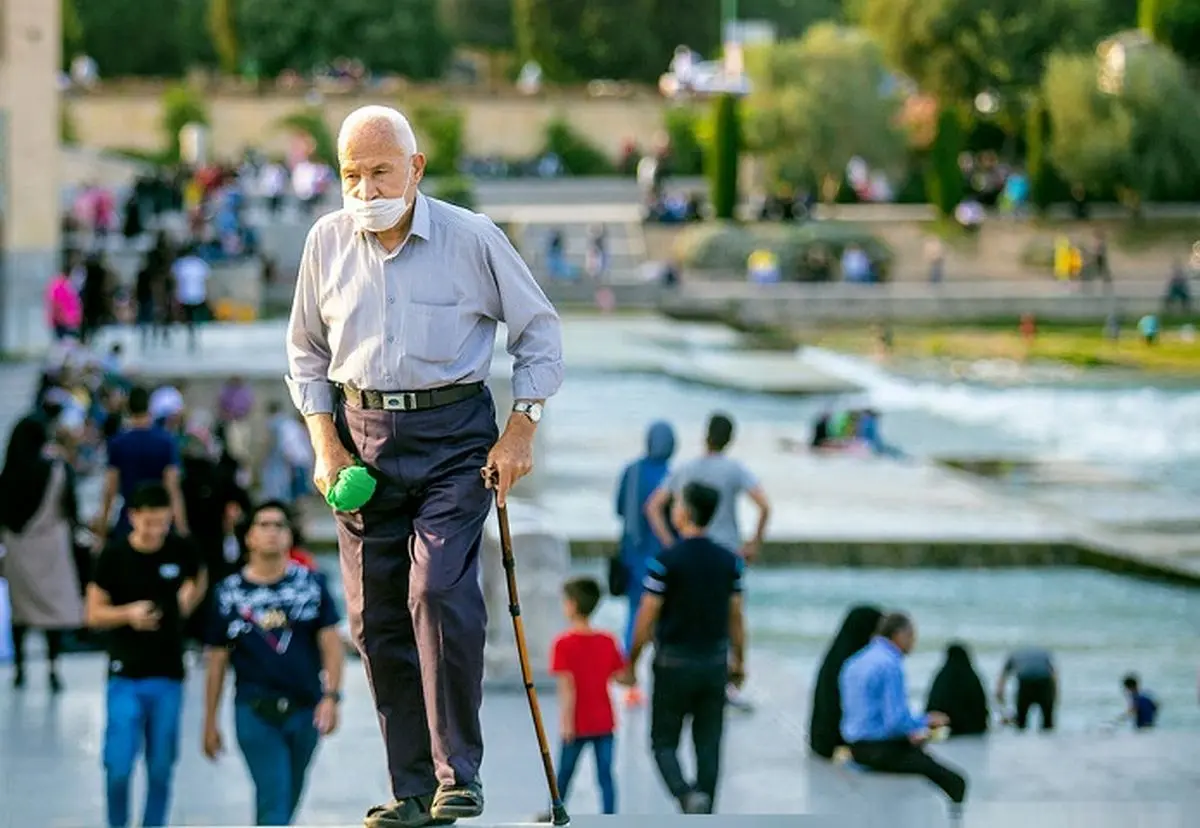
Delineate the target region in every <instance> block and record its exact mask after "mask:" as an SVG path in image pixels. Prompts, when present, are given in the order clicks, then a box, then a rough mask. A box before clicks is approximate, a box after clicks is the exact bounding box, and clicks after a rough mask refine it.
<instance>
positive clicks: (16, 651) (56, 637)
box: [12, 624, 63, 670]
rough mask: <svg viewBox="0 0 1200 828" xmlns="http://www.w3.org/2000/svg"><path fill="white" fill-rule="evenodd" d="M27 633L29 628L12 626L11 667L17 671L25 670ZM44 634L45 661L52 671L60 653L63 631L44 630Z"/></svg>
mask: <svg viewBox="0 0 1200 828" xmlns="http://www.w3.org/2000/svg"><path fill="white" fill-rule="evenodd" d="M28 633H29V627H26V626H25V625H24V624H13V625H12V642H13V666H14V667H16V668H17V669H18V670H24V669H25V637H26V636H27V635H28ZM44 634H45V636H46V661H48V662H50V669H51V670H53V669H54V665H55V662H57V661H58V656H59V655H60V654H61V653H62V649H63V631H62V630H45V631H44Z"/></svg>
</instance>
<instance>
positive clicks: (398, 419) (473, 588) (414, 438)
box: [335, 390, 497, 799]
mask: <svg viewBox="0 0 1200 828" xmlns="http://www.w3.org/2000/svg"><path fill="white" fill-rule="evenodd" d="M338 429H339V432H340V433H341V437H342V441H343V442H344V443H345V445H346V446H347V448H349V449H350V450H351V451H352V452H354V454H355V455H356V456H358V457H359V458H360V459H361V460H362V461H363V462H364V463H365V464H366V465H367V466H369V467H370V468H371V469H373V470H374V471H375V472H376V476H377V477H378V478H379V485H378V487H377V488H376V491H375V496H374V497H373V498H372V499H371V501H370V503H368V504H367V505H366V506H365V507H364V508H363V509H362V510H361V511H359V512H353V513H344V512H337V513H335V514H336V517H337V529H338V549H339V552H340V557H341V565H342V577H343V580H344V582H345V589H346V605H347V611H348V615H349V618H350V627H351V632H352V634H353V636H354V640H355V643H356V644H357V645H358V649H359V651H360V652H361V653H362V657H363V663H364V664H365V666H366V670H367V680H368V681H369V682H370V684H371V691H372V693H373V695H374V698H375V709H376V711H377V713H378V714H379V725H380V729H381V730H382V731H383V738H384V743H385V746H386V749H387V759H388V771H389V773H390V775H391V780H392V794H393V796H395V797H396V798H397V799H404V798H408V797H413V796H421V795H425V794H429V793H432V792H433V791H434V790H435V789H436V787H437V786H438V784H439V783H441V784H445V785H454V784H465V783H468V782H471V781H473V780H474V779H475V778H476V776H477V775H478V773H479V766H480V763H481V762H482V760H483V732H482V729H481V727H480V722H479V708H480V705H481V704H482V702H483V646H484V638H485V634H486V628H487V611H486V609H485V607H484V601H483V592H482V590H481V589H480V585H479V548H480V542H481V538H482V534H483V524H484V520H485V519H486V518H487V515H488V511H489V508H490V505H491V502H492V495H491V492H490V491H488V490H487V489H486V488H485V487H484V485H483V478H482V477H481V475H480V473H479V470H480V469H481V468H482V467H483V465H484V463H485V462H486V461H487V455H488V452H489V451H490V450H491V447H492V446H493V445H494V444H495V442H496V438H497V428H496V413H495V406H494V404H493V402H492V398H491V394H490V393H488V392H487V391H486V390H484V391H483V392H482V393H480V394H479V395H477V396H475V397H471V398H470V399H466V400H461V401H459V402H456V403H452V404H450V405H446V406H442V407H440V408H432V409H427V410H424V411H408V412H389V411H364V410H361V409H356V408H352V407H350V406H348V405H345V404H343V405H342V406H341V411H340V412H339V416H338Z"/></svg>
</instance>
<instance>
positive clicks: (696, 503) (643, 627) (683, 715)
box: [621, 483, 746, 814]
mask: <svg viewBox="0 0 1200 828" xmlns="http://www.w3.org/2000/svg"><path fill="white" fill-rule="evenodd" d="M720 501H721V495H720V493H719V492H718V491H717V490H716V489H714V488H712V487H710V486H706V485H704V484H703V483H689V484H687V485H686V486H684V487H683V490H682V492H681V493H680V497H678V498H676V499H675V502H674V503H673V504H672V508H671V522H672V523H673V524H674V525H675V527H676V528H677V529H678V530H679V535H680V538H681V540H680V541H679V542H678V543H676V544H675V545H674V546H672V547H671V548H669V549H666V550H664V551H663V552H662V553H661V554H660V555H659V556H658V557H657V558H656V559H655V560H653V561H651V562H650V565H649V567H648V569H647V574H646V581H645V594H644V595H643V596H642V604H641V607H640V609H639V610H638V617H637V625H636V628H635V631H634V642H633V652H632V653H630V656H629V664H628V666H627V667H626V668H625V673H624V675H623V676H622V677H621V679H622V681H625V682H629V683H634V682H636V673H635V670H636V667H637V662H638V658H639V657H640V656H641V653H642V650H644V649H645V647H646V645H647V644H649V643H650V641H651V639H653V640H654V688H653V690H652V691H651V696H650V743H651V749H652V750H653V752H654V761H655V762H656V763H657V764H658V770H659V773H660V774H661V775H662V778H663V782H664V783H666V786H667V788H668V789H669V790H670V791H671V795H672V796H674V797H675V799H676V800H678V802H679V807H680V809H681V810H682V811H683V812H684V813H686V814H711V813H712V812H713V805H714V802H715V801H716V795H717V780H718V775H719V771H720V764H721V737H722V734H723V730H724V725H725V688H726V685H727V684H732V685H733V686H735V687H741V685H742V682H743V681H744V680H745V677H746V671H745V642H746V636H745V621H744V618H743V615H742V570H743V567H744V566H745V563H744V559H743V558H742V557H740V556H739V555H738V554H737V553H736V552H734V551H733V550H732V549H730V548H729V547H728V546H727V545H725V544H720V543H715V542H713V541H712V540H710V539H709V538H708V537H707V528H708V525H709V523H710V522H711V521H712V519H713V515H715V514H716V513H717V507H718V504H719V503H720ZM688 719H690V720H691V724H692V743H693V745H694V747H695V751H696V782H695V784H690V783H688V782H687V781H686V780H685V779H684V777H683V769H682V768H681V767H680V766H679V755H678V752H679V739H680V736H681V734H682V732H683V725H684V722H685V721H686V720H688Z"/></svg>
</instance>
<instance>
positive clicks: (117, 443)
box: [108, 426, 179, 515]
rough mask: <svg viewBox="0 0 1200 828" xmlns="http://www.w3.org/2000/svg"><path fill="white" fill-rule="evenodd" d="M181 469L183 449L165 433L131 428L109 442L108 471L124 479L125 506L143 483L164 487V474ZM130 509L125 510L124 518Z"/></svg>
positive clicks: (160, 430)
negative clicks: (180, 453) (180, 450)
mask: <svg viewBox="0 0 1200 828" xmlns="http://www.w3.org/2000/svg"><path fill="white" fill-rule="evenodd" d="M178 465H179V446H178V445H176V443H175V440H174V438H172V437H171V435H170V434H168V433H167V432H166V430H165V429H163V428H159V427H158V426H151V427H150V428H131V429H128V430H126V431H122V432H121V433H119V434H118V435H117V436H116V437H113V438H112V439H111V440H109V441H108V467H109V468H110V469H115V470H116V472H117V474H118V475H119V476H120V482H119V491H120V493H121V499H122V500H124V501H125V504H128V503H129V499H130V498H131V497H133V493H134V491H135V490H136V489H137V487H138V486H140V485H142V484H143V483H162V480H163V472H165V471H166V470H167V468H168V467H170V466H176V467H177V466H178ZM127 512H128V505H122V506H121V514H122V515H125V514H127Z"/></svg>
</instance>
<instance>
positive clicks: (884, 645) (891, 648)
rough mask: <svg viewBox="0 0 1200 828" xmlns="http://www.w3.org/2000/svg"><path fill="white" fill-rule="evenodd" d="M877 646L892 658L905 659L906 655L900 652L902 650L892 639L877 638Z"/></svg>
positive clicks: (879, 636)
mask: <svg viewBox="0 0 1200 828" xmlns="http://www.w3.org/2000/svg"><path fill="white" fill-rule="evenodd" d="M875 646H876V647H878V648H879V649H881V650H883V652H885V653H887V654H888V655H889V656H891V657H892V658H897V659H899V658H903V657H904V653H902V652H900V648H899V647H897V646H896V645H895V643H893V641H892V640H891V639H890V638H884V637H883V636H882V635H877V636H875Z"/></svg>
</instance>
